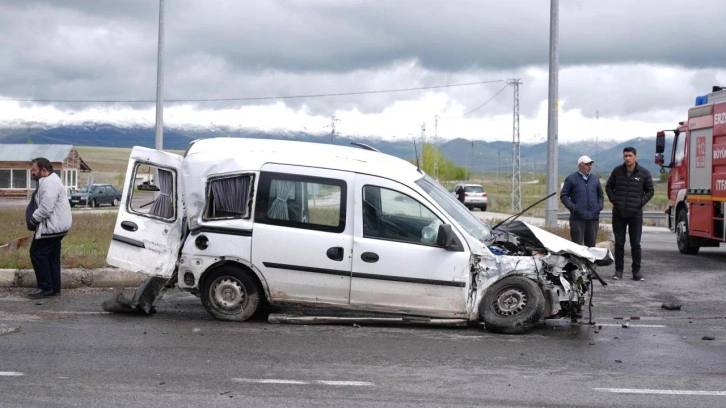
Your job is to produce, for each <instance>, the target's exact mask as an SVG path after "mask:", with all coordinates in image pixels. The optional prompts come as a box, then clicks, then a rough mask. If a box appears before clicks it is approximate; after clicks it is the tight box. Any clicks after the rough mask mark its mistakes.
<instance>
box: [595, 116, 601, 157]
mask: <svg viewBox="0 0 726 408" xmlns="http://www.w3.org/2000/svg"><path fill="white" fill-rule="evenodd" d="M599 119H600V111H595V157H593V160H595V161H597V150H598V140H597V139H598V133H600V129H599V123H600V120H599Z"/></svg>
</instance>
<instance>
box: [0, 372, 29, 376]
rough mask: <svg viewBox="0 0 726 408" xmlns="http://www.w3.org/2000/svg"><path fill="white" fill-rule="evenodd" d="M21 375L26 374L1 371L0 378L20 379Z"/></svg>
mask: <svg viewBox="0 0 726 408" xmlns="http://www.w3.org/2000/svg"><path fill="white" fill-rule="evenodd" d="M21 375H25V374H23V373H19V372H17V371H0V377H20V376H21Z"/></svg>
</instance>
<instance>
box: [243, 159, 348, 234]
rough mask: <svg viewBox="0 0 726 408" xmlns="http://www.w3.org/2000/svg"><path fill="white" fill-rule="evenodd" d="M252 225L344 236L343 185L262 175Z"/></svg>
mask: <svg viewBox="0 0 726 408" xmlns="http://www.w3.org/2000/svg"><path fill="white" fill-rule="evenodd" d="M258 190H259V191H258V192H257V194H256V200H257V204H256V206H255V222H261V223H264V224H272V225H281V226H288V227H295V228H304V229H313V230H320V231H329V232H343V230H345V217H346V211H345V209H346V205H347V204H346V201H347V200H346V194H347V193H346V191H347V188H346V184H345V181H343V180H337V179H329V178H323V177H312V176H302V175H295V174H284V173H269V172H262V173H261V174H260V182H259V186H258Z"/></svg>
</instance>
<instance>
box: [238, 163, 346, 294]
mask: <svg viewBox="0 0 726 408" xmlns="http://www.w3.org/2000/svg"><path fill="white" fill-rule="evenodd" d="M320 174H324V177H320ZM351 181H352V176H351V175H350V173H346V172H338V171H332V170H320V169H310V168H305V167H296V166H285V165H278V164H268V165H265V166H263V171H262V172H261V173H260V180H259V183H258V188H257V193H256V197H255V221H254V228H253V239H252V263H253V264H254V266H255V267H256V268H257V269H258V270H259V271H260V273H261V274H262V275H263V277H264V279H265V281H266V282H267V287H268V290H269V296H270V299H271V300H272V301H273V302H285V301H295V302H310V303H330V304H348V302H349V295H350V272H351V257H350V254H351V251H352V246H353V244H352V231H353V227H352V215H351V214H350V211H347V208H346V206H347V205H348V203H350V202H351V198H352V197H349V195H350V194H351V193H350V191H351V189H350V188H349V185H350V182H351Z"/></svg>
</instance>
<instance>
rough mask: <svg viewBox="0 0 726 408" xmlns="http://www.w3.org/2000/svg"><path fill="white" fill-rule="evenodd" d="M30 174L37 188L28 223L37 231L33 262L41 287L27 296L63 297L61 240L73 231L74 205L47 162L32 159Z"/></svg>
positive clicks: (29, 208)
mask: <svg viewBox="0 0 726 408" xmlns="http://www.w3.org/2000/svg"><path fill="white" fill-rule="evenodd" d="M30 172H31V174H32V176H33V179H35V180H36V181H37V182H38V187H37V188H36V190H35V192H34V193H33V197H32V198H31V201H30V203H28V210H27V211H26V220H25V221H26V223H27V225H28V229H30V230H32V231H35V234H34V236H33V243H32V244H30V261H31V262H32V264H33V270H35V280H36V282H37V283H38V287H37V288H36V289H35V290H33V291H31V292H30V293H28V296H29V297H31V298H43V297H47V296H60V292H61V240H62V239H63V237H64V236H65V235H66V234H67V233H68V231H69V230H70V229H71V224H72V218H71V205H70V203H69V202H68V193H67V192H66V189H65V187H64V186H63V182H62V181H61V179H60V177H58V175H57V174H55V173H54V172H53V165H52V164H51V163H50V161H48V159H46V158H44V157H38V158H36V159H33V161H32V168H31V170H30Z"/></svg>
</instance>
